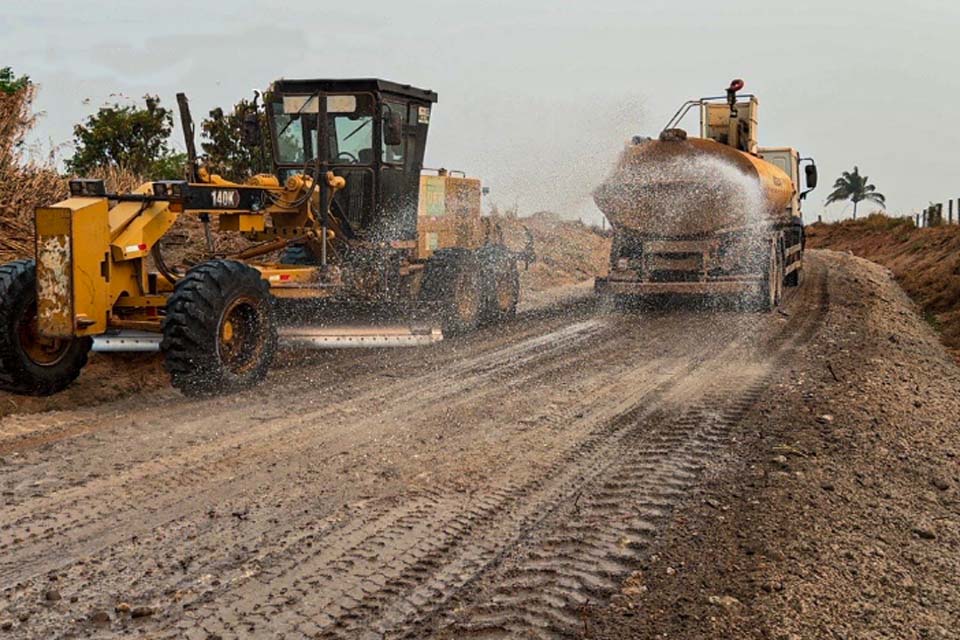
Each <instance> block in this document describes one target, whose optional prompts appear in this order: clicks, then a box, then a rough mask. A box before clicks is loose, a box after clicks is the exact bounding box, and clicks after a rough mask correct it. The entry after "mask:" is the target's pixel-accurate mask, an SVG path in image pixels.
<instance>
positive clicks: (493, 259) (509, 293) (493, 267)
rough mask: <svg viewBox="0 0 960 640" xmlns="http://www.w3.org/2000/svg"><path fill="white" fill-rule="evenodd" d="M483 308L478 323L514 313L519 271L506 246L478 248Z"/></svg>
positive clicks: (517, 295)
mask: <svg viewBox="0 0 960 640" xmlns="http://www.w3.org/2000/svg"><path fill="white" fill-rule="evenodd" d="M479 259H480V269H481V288H482V289H483V307H482V311H481V322H483V323H495V322H503V321H504V320H509V319H510V318H512V317H514V316H515V315H517V303H518V302H520V271H519V270H518V269H517V261H516V260H514V258H513V256H511V255H510V252H509V251H508V250H507V249H506V247H504V246H502V245H490V246H488V247H485V248H483V249H481V250H480V251H479Z"/></svg>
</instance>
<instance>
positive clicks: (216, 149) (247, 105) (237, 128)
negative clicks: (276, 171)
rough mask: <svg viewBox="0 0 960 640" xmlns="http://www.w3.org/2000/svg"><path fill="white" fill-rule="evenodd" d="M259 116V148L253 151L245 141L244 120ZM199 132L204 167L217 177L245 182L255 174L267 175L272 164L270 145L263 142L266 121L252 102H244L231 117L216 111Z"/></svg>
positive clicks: (212, 112)
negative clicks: (249, 115)
mask: <svg viewBox="0 0 960 640" xmlns="http://www.w3.org/2000/svg"><path fill="white" fill-rule="evenodd" d="M254 112H256V114H257V119H258V121H259V123H260V132H261V135H260V145H259V146H256V147H251V146H249V145H247V144H245V141H244V134H243V129H244V124H243V123H244V119H245V118H246V117H247V115H248V114H252V113H254ZM200 131H201V134H202V136H203V138H204V139H205V140H204V142H201V143H200V147H201V148H202V149H203V164H204V166H205V167H206V168H207V169H208V170H209V171H210V172H211V173H218V174H220V175H222V176H224V177H227V178H230V179H233V180H241V181H242V180H243V179H245V178H248V177H250V176H252V175H254V174H256V173H261V172H263V171H267V170H268V169H269V167H270V165H271V162H272V159H271V158H272V154H271V150H270V145H269V144H268V143H267V140H266V139H265V138H264V133H265V132H266V131H267V118H266V114H265V113H264V112H263V110H258V109H257V107H256V105H255V104H254V103H253V102H251V101H249V100H241V101H240V102H238V103H237V104H236V105H234V107H233V111H232V112H230V113H226V114H225V113H224V112H223V109H221V108H219V107H217V108H216V109H214V110H212V111H211V112H210V116H209V117H208V118H205V119H204V120H203V122H201V123H200Z"/></svg>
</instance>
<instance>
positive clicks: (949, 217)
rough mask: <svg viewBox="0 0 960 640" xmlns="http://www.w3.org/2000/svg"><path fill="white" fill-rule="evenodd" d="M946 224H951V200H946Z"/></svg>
mask: <svg viewBox="0 0 960 640" xmlns="http://www.w3.org/2000/svg"><path fill="white" fill-rule="evenodd" d="M947 224H953V200H947Z"/></svg>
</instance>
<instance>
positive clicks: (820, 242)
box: [807, 214, 960, 361]
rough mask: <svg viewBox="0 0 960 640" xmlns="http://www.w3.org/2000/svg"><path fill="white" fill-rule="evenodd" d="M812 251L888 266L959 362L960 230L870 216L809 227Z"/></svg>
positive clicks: (809, 240)
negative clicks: (921, 226)
mask: <svg viewBox="0 0 960 640" xmlns="http://www.w3.org/2000/svg"><path fill="white" fill-rule="evenodd" d="M807 238H808V242H809V245H808V246H810V247H812V248H823V249H834V250H837V251H850V252H851V253H853V254H854V255H856V256H860V257H861V258H866V259H868V260H871V261H873V262H877V263H879V264H882V265H884V266H885V267H888V268H889V269H890V270H891V271H892V272H893V274H894V276H896V279H897V282H899V283H900V285H901V286H902V287H903V288H904V290H905V291H906V292H907V293H908V294H909V295H910V297H911V298H913V299H914V300H915V301H916V302H917V304H919V305H920V307H921V308H922V309H923V311H924V314H925V317H926V318H927V320H928V321H929V322H930V323H931V324H933V325H934V327H935V328H937V329H938V330H939V331H940V332H941V334H942V335H943V341H944V343H945V344H946V345H947V347H948V348H949V349H951V350H952V351H953V353H954V355H955V356H956V357H957V358H958V361H960V226H957V225H944V226H940V227H932V228H925V229H918V228H917V227H916V226H914V224H913V221H912V220H910V219H909V218H890V217H887V216H884V215H881V214H873V215H871V216H868V217H866V218H864V219H862V220H845V221H843V222H838V223H834V224H814V225H811V226H809V227H807Z"/></svg>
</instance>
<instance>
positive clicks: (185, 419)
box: [0, 300, 590, 455]
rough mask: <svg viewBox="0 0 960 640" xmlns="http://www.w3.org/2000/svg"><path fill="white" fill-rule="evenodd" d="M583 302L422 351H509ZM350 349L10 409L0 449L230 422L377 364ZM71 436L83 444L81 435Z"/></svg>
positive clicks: (402, 359)
mask: <svg viewBox="0 0 960 640" xmlns="http://www.w3.org/2000/svg"><path fill="white" fill-rule="evenodd" d="M589 308H590V307H589V304H588V303H586V302H585V301H582V300H578V301H574V302H573V303H572V304H571V306H570V307H568V308H563V307H561V306H559V305H555V306H550V307H546V308H543V309H535V310H530V311H527V312H525V313H522V314H519V315H518V316H517V317H516V318H515V319H513V320H511V321H509V322H507V323H504V324H503V325H500V326H498V328H497V329H498V330H497V331H495V332H494V331H493V330H490V329H484V330H481V331H479V332H477V333H474V334H471V335H470V336H466V337H464V338H460V339H457V340H455V341H447V342H445V343H444V344H443V345H440V346H437V347H433V348H432V349H431V350H429V351H428V352H427V355H426V359H427V360H428V361H430V363H431V364H433V365H434V366H437V367H445V366H447V365H449V364H450V363H455V362H456V361H457V360H458V359H459V356H458V350H459V349H460V348H465V349H471V350H473V349H476V350H482V351H483V352H485V353H493V352H496V351H498V350H503V351H504V352H509V351H510V350H511V348H513V347H516V345H517V344H518V343H520V342H523V341H525V340H527V339H536V338H538V337H542V336H543V335H545V334H552V333H553V332H555V331H558V330H559V331H562V330H563V329H564V327H566V326H569V325H570V324H571V321H570V316H573V318H574V319H576V318H577V317H580V316H583V317H588V316H587V313H588V311H589ZM554 325H556V326H554ZM355 353H357V352H355V351H352V350H351V352H350V357H349V358H347V357H342V358H339V359H334V360H333V361H332V362H329V363H327V364H326V365H318V364H317V363H316V362H308V363H307V364H306V365H305V366H298V365H293V366H287V367H279V368H278V371H276V372H274V373H272V374H271V378H270V379H268V381H267V382H266V383H264V384H262V385H260V386H258V387H257V388H256V389H254V390H252V391H248V392H243V393H238V394H233V395H228V396H222V397H215V398H203V399H193V398H187V397H185V396H182V395H180V394H179V393H176V392H174V391H173V390H172V389H168V390H166V391H164V392H161V393H160V394H158V395H156V396H152V397H151V396H150V394H147V393H140V394H137V395H136V396H135V397H132V398H126V399H122V400H118V401H115V402H111V403H107V404H106V405H99V406H93V407H85V408H81V409H76V410H70V411H55V412H53V413H51V414H47V416H44V418H41V417H40V415H38V414H9V415H7V416H4V417H2V418H0V433H2V434H3V435H0V455H5V454H9V453H13V452H18V451H29V450H31V449H34V448H39V447H49V446H50V445H55V444H56V443H57V442H59V441H61V440H65V439H68V438H78V437H82V436H85V435H88V434H95V433H97V432H105V431H110V430H113V429H117V428H122V427H124V426H128V425H129V423H130V422H131V420H132V419H137V421H138V422H142V421H143V417H144V416H150V418H151V419H153V420H160V421H162V423H156V426H157V427H159V426H162V427H163V429H164V430H169V431H171V432H177V433H180V432H182V433H184V434H185V435H189V433H190V432H189V431H186V430H184V429H183V428H182V427H185V426H188V425H190V424H191V422H192V420H191V418H195V417H196V415H197V413H198V412H203V411H209V410H211V409H214V410H218V411H220V412H221V416H222V417H223V418H224V420H225V422H229V420H230V419H231V418H234V417H237V416H242V415H243V414H244V413H248V412H250V411H251V410H256V409H257V408H258V407H259V406H260V405H261V404H262V397H264V396H269V395H270V394H273V393H278V392H279V393H283V394H284V395H286V396H287V397H289V398H291V399H293V400H294V402H296V401H297V399H299V398H302V397H304V396H307V395H310V394H318V392H319V394H324V395H326V394H328V393H329V392H331V391H332V390H334V389H336V388H337V387H338V385H339V384H340V383H341V381H342V378H341V377H342V376H343V375H350V374H352V373H354V372H355V371H356V370H357V369H358V368H359V369H361V370H364V369H372V370H377V369H382V368H383V365H382V363H383V360H384V357H383V354H384V353H386V351H382V350H373V349H371V350H369V351H365V352H363V354H362V355H354V354H355ZM389 353H390V358H391V362H392V363H395V364H396V365H398V366H409V365H411V364H412V363H414V362H418V361H421V360H422V359H423V356H421V355H420V353H422V352H418V353H415V352H414V350H409V351H408V350H399V351H398V350H389ZM331 370H332V371H331ZM384 373H386V372H384ZM318 378H323V379H328V380H331V381H332V384H329V385H326V386H320V387H318ZM165 383H166V381H165V380H164V384H165ZM319 394H318V395H319ZM107 411H108V412H110V413H113V416H109V417H105V416H104V415H103V414H104V412H107ZM40 421H42V422H49V421H54V422H56V423H58V424H57V425H56V428H54V429H52V430H49V431H43V432H41V433H39V434H33V435H31V434H29V433H23V434H19V435H13V436H12V437H11V436H10V435H8V434H11V433H12V434H18V433H19V432H20V431H23V430H24V429H23V428H22V427H21V428H18V425H21V424H23V425H28V426H29V425H31V424H36V423H37V422H40ZM77 444H79V445H82V444H83V442H82V439H81V440H80V441H79V442H78V443H77Z"/></svg>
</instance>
